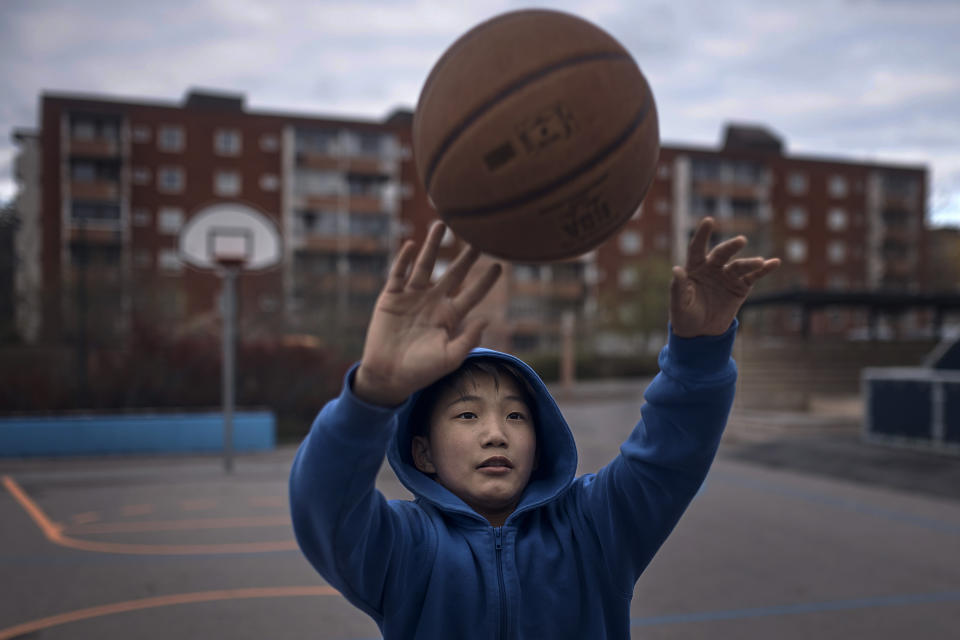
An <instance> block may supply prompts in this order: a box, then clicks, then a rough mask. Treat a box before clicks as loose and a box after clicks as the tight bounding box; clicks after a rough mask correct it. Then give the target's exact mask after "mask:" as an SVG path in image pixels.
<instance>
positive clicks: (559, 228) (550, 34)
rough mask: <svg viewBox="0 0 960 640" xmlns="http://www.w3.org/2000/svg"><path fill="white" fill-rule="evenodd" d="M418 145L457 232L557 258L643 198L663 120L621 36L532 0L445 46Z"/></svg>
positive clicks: (587, 244) (418, 159)
mask: <svg viewBox="0 0 960 640" xmlns="http://www.w3.org/2000/svg"><path fill="white" fill-rule="evenodd" d="M413 152H414V161H415V163H416V166H417V171H418V173H419V175H420V178H421V179H422V180H423V184H424V186H425V188H426V190H427V193H428V194H429V196H430V200H431V201H432V203H433V206H434V207H435V208H436V209H437V213H438V214H439V216H440V217H441V218H442V219H443V220H444V221H445V222H446V223H447V224H448V225H449V226H450V228H451V229H452V230H453V232H454V233H455V234H456V235H457V236H459V237H460V238H461V239H463V240H465V241H466V242H468V243H470V244H472V245H473V246H475V247H476V248H478V249H480V250H481V251H484V252H486V253H489V254H491V255H493V256H496V257H499V258H503V259H506V260H510V261H518V262H528V261H529V262H549V261H556V260H563V259H568V258H573V257H576V256H579V255H581V254H584V253H586V252H588V251H590V250H592V249H594V248H596V247H597V246H598V245H600V244H601V243H602V242H603V241H604V240H606V239H607V238H609V237H610V236H612V235H613V234H615V233H616V232H617V231H618V230H619V229H620V228H621V227H622V226H623V225H624V224H625V223H626V222H627V220H629V219H630V217H631V216H632V215H633V214H634V213H635V212H636V211H637V209H638V208H639V206H640V204H641V203H642V201H643V197H644V195H645V194H646V192H647V189H648V187H649V185H650V182H651V181H652V179H653V176H654V173H655V171H656V164H657V158H658V156H659V153H660V133H659V128H658V125H657V110H656V105H655V104H654V100H653V93H652V92H651V90H650V87H649V85H648V84H647V81H646V79H645V78H644V76H643V73H642V72H641V71H640V68H639V67H638V66H637V63H636V62H635V61H634V59H633V57H632V56H631V55H630V53H629V52H628V51H627V50H626V49H625V48H624V47H623V46H622V45H621V44H620V43H619V42H617V41H616V40H615V39H614V38H613V37H612V36H610V35H609V34H608V33H606V32H605V31H604V30H602V29H600V28H599V27H597V26H596V25H594V24H591V23H590V22H587V21H586V20H583V19H581V18H578V17H576V16H573V15H570V14H567V13H562V12H558V11H550V10H539V9H535V10H523V11H514V12H510V13H505V14H502V15H499V16H496V17H494V18H492V19H490V20H488V21H486V22H483V23H481V24H479V25H477V26H476V27H474V28H473V29H471V30H470V31H468V32H467V33H465V34H464V35H462V36H461V37H460V38H459V39H458V40H456V42H454V43H453V44H452V45H451V46H450V47H449V48H448V49H447V50H446V52H444V54H443V55H442V56H441V57H440V59H439V60H438V61H437V62H436V64H435V65H434V67H433V69H432V70H431V71H430V74H429V75H428V76H427V79H426V81H425V82H424V85H423V89H422V90H421V92H420V98H419V100H418V101H417V108H416V112H415V115H414V121H413Z"/></svg>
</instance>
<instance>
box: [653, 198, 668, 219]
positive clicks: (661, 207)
mask: <svg viewBox="0 0 960 640" xmlns="http://www.w3.org/2000/svg"><path fill="white" fill-rule="evenodd" d="M655 207H656V209H657V213H659V214H660V215H662V216H665V215H667V214H668V213H670V203H669V202H668V201H667V200H665V199H663V198H660V199H659V200H657V204H656V205H655Z"/></svg>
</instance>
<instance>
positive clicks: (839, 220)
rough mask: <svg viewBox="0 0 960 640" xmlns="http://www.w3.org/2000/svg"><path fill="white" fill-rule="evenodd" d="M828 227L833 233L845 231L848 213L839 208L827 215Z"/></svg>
mask: <svg viewBox="0 0 960 640" xmlns="http://www.w3.org/2000/svg"><path fill="white" fill-rule="evenodd" d="M827 227H828V228H829V229H830V230H831V231H843V230H844V229H846V228H847V212H846V211H844V210H843V209H840V208H839V207H837V208H834V209H831V210H830V213H828V214H827Z"/></svg>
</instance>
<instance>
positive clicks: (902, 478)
mask: <svg viewBox="0 0 960 640" xmlns="http://www.w3.org/2000/svg"><path fill="white" fill-rule="evenodd" d="M601 395H602V394H601ZM563 404H564V405H565V406H564V411H565V414H566V415H567V417H568V420H569V421H570V422H571V425H572V426H573V427H574V430H575V432H576V436H577V442H578V445H579V447H580V453H581V472H582V471H590V470H593V469H596V468H597V467H598V466H600V465H602V464H603V463H605V462H606V461H607V460H608V459H609V458H610V457H611V456H612V455H614V454H615V453H616V448H617V446H618V444H619V442H620V440H622V439H623V437H625V435H626V433H627V432H628V431H629V428H630V427H631V426H632V424H633V420H634V419H635V418H636V416H637V415H638V409H639V402H638V400H636V399H635V398H629V397H624V396H623V395H622V394H612V395H609V396H605V397H600V396H594V397H591V396H589V395H588V396H586V397H580V398H578V399H576V400H570V401H567V402H565V403H563ZM848 435H849V434H848ZM844 438H846V439H844ZM292 456H293V449H292V448H289V447H288V448H283V449H281V450H278V451H276V452H273V453H270V454H266V455H259V456H253V457H250V456H247V457H240V458H239V459H238V461H237V469H236V472H235V473H234V474H233V475H232V476H226V475H224V473H223V472H222V470H221V467H220V462H219V460H218V459H217V458H203V457H200V458H112V459H92V460H71V461H0V478H2V482H3V484H2V486H0V522H2V528H0V640H7V639H11V638H21V639H25V638H30V639H43V640H55V639H66V638H71V639H77V638H80V639H85V638H98V639H99V638H114V637H116V638H128V637H137V638H143V639H145V640H149V639H153V638H157V639H160V638H164V639H168V638H170V637H178V638H183V639H189V638H220V637H222V638H271V639H274V638H275V639H277V640H284V639H299V638H322V639H332V640H337V639H342V640H360V639H367V638H370V639H373V638H378V637H379V634H378V633H377V629H376V626H375V625H374V624H373V623H372V622H370V621H369V620H367V619H366V618H365V616H364V615H363V614H361V613H359V612H356V611H354V610H353V609H352V608H351V607H350V606H349V605H348V604H347V603H346V602H345V601H344V600H343V599H342V598H341V597H340V596H339V595H338V594H336V592H334V591H333V590H332V589H330V588H329V587H327V586H326V585H325V584H324V582H323V581H322V579H320V578H319V576H317V575H316V574H315V573H314V572H313V570H312V569H311V568H310V567H309V566H308V565H307V563H306V561H305V560H304V559H303V558H302V557H301V555H300V554H299V552H298V551H297V550H296V548H295V545H294V542H293V537H292V532H291V530H290V525H289V520H288V515H287V502H286V478H287V472H288V469H289V465H290V461H291V459H292ZM885 469H889V473H885ZM958 474H960V460H957V459H948V458H939V457H935V456H930V455H925V454H899V453H895V452H890V451H884V450H878V449H875V448H866V449H865V448H864V445H859V443H856V442H855V441H854V440H852V439H851V438H849V437H846V436H839V435H832V436H819V437H817V438H810V437H808V438H803V437H793V436H791V437H774V438H770V437H767V438H764V439H763V441H762V442H756V441H742V439H738V438H734V437H732V438H730V440H729V441H728V442H725V444H724V446H723V448H722V452H721V456H720V459H719V460H718V462H717V464H716V465H715V466H714V469H713V470H712V471H711V474H710V476H709V478H708V480H707V482H706V484H705V486H704V489H703V491H702V492H701V494H700V495H699V496H698V497H697V498H696V499H695V501H694V503H693V505H692V506H691V509H690V510H689V511H688V513H687V515H686V516H685V517H684V519H683V520H682V521H681V523H680V525H679V526H678V528H677V530H676V531H675V532H674V534H673V536H671V538H670V539H669V540H668V541H667V543H666V545H665V546H664V548H663V549H662V550H661V552H660V554H659V555H658V556H657V557H656V558H655V559H654V561H653V563H652V564H651V566H650V567H649V569H648V570H647V572H646V573H645V574H644V576H643V578H642V579H641V580H640V582H639V584H638V585H637V590H636V595H635V598H634V603H633V608H632V621H633V637H635V638H675V639H677V638H678V639H685V638H703V637H710V638H738V639H741V638H742V639H753V638H764V639H766V638H778V639H792V638H798V639H799V638H811V637H815V638H861V637H869V638H877V639H883V638H903V637H914V638H956V637H957V629H958V628H960V495H958V494H957V493H956V491H957V487H958V485H957V484H953V483H952V481H953V480H954V479H956V478H957V477H960V476H958ZM943 484H951V486H949V487H941V485H943ZM380 486H381V488H382V489H383V490H384V491H385V492H386V493H387V494H388V495H390V496H393V497H403V496H404V495H405V494H404V492H403V490H402V489H401V488H400V487H399V486H398V484H397V482H396V481H395V479H394V478H393V474H392V472H390V471H389V470H386V471H384V472H383V473H382V474H381V479H380Z"/></svg>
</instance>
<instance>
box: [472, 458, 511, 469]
mask: <svg viewBox="0 0 960 640" xmlns="http://www.w3.org/2000/svg"><path fill="white" fill-rule="evenodd" d="M488 468H492V469H513V463H512V462H510V460H509V459H508V458H505V457H503V456H494V457H492V458H487V459H486V460H484V461H483V462H481V463H480V464H479V465H477V469H488Z"/></svg>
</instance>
